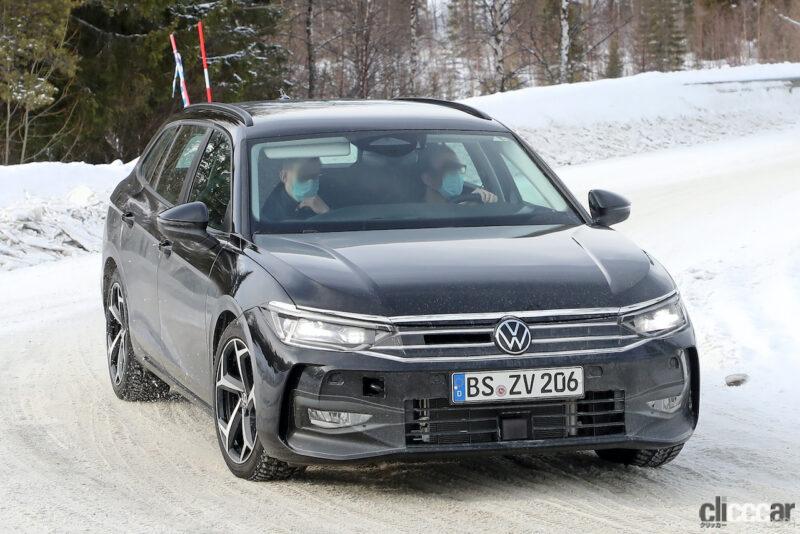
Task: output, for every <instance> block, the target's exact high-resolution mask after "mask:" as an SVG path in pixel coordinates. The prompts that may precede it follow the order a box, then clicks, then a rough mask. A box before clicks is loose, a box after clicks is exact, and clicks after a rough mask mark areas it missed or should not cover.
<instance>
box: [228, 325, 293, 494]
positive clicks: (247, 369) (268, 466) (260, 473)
mask: <svg viewBox="0 0 800 534" xmlns="http://www.w3.org/2000/svg"><path fill="white" fill-rule="evenodd" d="M245 339H246V337H245V335H244V331H243V329H242V327H241V326H240V325H239V324H238V322H237V321H234V322H232V323H231V324H229V325H228V327H227V328H226V329H225V331H224V332H223V334H222V337H221V338H220V341H219V343H218V344H217V351H216V354H215V355H214V428H215V431H216V434H217V442H218V444H219V448H220V452H221V453H222V457H223V459H224V460H225V463H226V464H227V466H228V469H230V471H231V473H233V474H234V475H236V476H237V477H239V478H244V479H246V480H253V481H266V480H285V479H287V478H290V477H292V476H294V475H296V474H298V473H300V472H302V471H303V470H304V469H305V466H298V465H290V464H288V463H286V462H283V461H281V460H278V459H276V458H272V457H271V456H269V455H268V454H267V453H266V451H265V450H264V447H263V446H262V445H261V440H260V438H259V437H258V431H257V429H256V415H255V410H256V405H255V393H254V389H253V386H254V377H255V376H256V375H255V369H254V368H253V365H252V361H251V359H250V350H249V348H248V346H247V343H246V341H245Z"/></svg>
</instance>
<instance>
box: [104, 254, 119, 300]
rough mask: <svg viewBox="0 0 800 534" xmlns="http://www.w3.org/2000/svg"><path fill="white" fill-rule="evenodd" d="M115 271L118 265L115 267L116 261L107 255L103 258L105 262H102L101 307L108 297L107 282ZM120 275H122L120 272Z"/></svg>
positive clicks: (117, 270) (117, 269)
mask: <svg viewBox="0 0 800 534" xmlns="http://www.w3.org/2000/svg"><path fill="white" fill-rule="evenodd" d="M115 272H119V267H117V262H116V261H115V260H114V258H113V257H111V256H109V257H107V258H106V259H105V262H103V280H102V285H101V290H102V292H103V294H102V299H103V307H105V306H106V304H107V303H106V299H107V298H108V284H109V282H110V281H111V277H112V276H113V275H114V273H115ZM120 276H122V275H121V273H120Z"/></svg>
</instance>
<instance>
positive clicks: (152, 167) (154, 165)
mask: <svg viewBox="0 0 800 534" xmlns="http://www.w3.org/2000/svg"><path fill="white" fill-rule="evenodd" d="M177 130H178V129H177V128H167V129H166V130H164V131H163V132H161V135H159V136H158V140H157V141H156V142H155V143H153V145H152V146H151V147H150V150H149V151H148V152H147V154H145V155H144V157H143V158H142V170H141V172H142V177H144V179H145V180H147V181H148V182H149V183H151V184H152V183H153V179H154V177H155V173H156V169H158V163H159V162H160V161H161V156H163V155H164V151H165V150H166V149H167V147H168V146H169V145H170V143H172V140H173V139H174V138H175V132H176V131H177Z"/></svg>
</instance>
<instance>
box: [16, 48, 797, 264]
mask: <svg viewBox="0 0 800 534" xmlns="http://www.w3.org/2000/svg"><path fill="white" fill-rule="evenodd" d="M466 102H468V103H470V104H471V105H474V106H476V107H479V108H481V109H484V110H485V111H487V112H488V113H490V114H491V115H493V116H495V117H496V118H498V119H499V120H501V121H503V122H505V123H506V124H507V125H508V126H510V127H512V128H514V129H516V130H518V131H519V132H520V133H521V134H522V135H523V136H525V137H526V139H528V141H529V142H530V143H531V144H532V145H533V146H534V148H536V149H537V150H538V151H539V152H540V153H541V154H542V155H543V156H544V157H545V159H547V160H548V161H549V162H550V163H551V165H553V166H555V167H561V168H563V167H565V166H568V165H575V164H581V163H587V162H593V161H598V160H606V159H608V158H612V157H620V156H630V155H633V154H640V153H645V152H652V151H655V150H660V149H665V148H672V147H681V146H684V147H685V146H694V145H698V144H703V143H708V142H713V141H719V140H724V139H732V138H737V137H741V136H743V135H748V134H752V133H756V132H763V131H786V130H787V129H790V128H792V127H794V126H795V125H798V124H800V64H796V63H785V64H775V65H754V66H748V67H737V68H726V69H715V70H706V71H688V72H676V73H668V74H664V73H647V74H642V75H638V76H631V77H628V78H619V79H614V80H601V81H596V82H587V83H578V84H569V85H560V86H550V87H536V88H530V89H522V90H519V91H512V92H508V93H502V94H495V95H487V96H483V97H477V98H473V99H469V100H467V101H466ZM134 163H135V162H130V163H127V164H122V163H121V162H115V163H112V164H110V165H87V164H85V163H69V164H62V163H32V164H27V165H16V166H15V165H12V166H8V167H0V271H2V270H9V269H13V268H17V267H21V266H25V265H32V264H36V263H39V262H41V261H46V260H50V259H57V258H62V257H65V256H70V255H74V254H79V253H83V252H87V251H89V252H91V251H97V250H99V243H100V237H101V233H102V223H103V217H104V216H105V206H106V204H105V202H106V198H107V196H108V194H109V192H110V191H111V189H112V188H113V187H114V185H116V183H117V182H119V180H121V179H122V178H123V177H125V176H126V175H127V174H128V173H129V172H130V170H131V169H132V168H133V165H134ZM637 179H638V178H637ZM641 179H642V180H644V179H645V178H641Z"/></svg>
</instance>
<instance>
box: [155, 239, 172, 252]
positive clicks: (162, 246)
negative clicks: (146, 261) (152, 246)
mask: <svg viewBox="0 0 800 534" xmlns="http://www.w3.org/2000/svg"><path fill="white" fill-rule="evenodd" d="M158 250H160V251H161V252H163V253H164V255H165V256H169V255H170V254H172V241H170V240H169V239H165V240H164V241H162V242H161V243H159V244H158Z"/></svg>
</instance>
